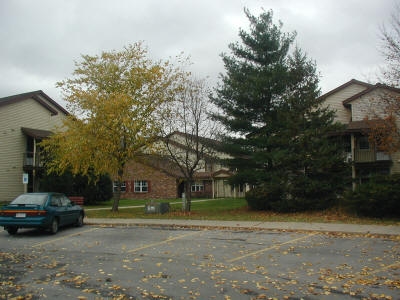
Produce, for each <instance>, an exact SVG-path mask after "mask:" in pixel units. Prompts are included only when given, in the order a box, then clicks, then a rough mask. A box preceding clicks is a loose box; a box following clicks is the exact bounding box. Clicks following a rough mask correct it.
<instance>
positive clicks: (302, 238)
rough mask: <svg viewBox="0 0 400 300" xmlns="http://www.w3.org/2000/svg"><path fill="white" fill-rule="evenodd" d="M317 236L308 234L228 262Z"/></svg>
mask: <svg viewBox="0 0 400 300" xmlns="http://www.w3.org/2000/svg"><path fill="white" fill-rule="evenodd" d="M316 234H318V233H317V232H315V233H311V234H308V235H306V236H302V237H299V238H297V239H293V240H290V241H287V242H283V243H280V244H277V245H274V246H271V247H268V248H264V249H260V250H257V251H254V252H251V253H247V254H245V255H242V256H238V257H235V258H232V259H229V260H227V262H228V263H232V262H235V261H238V260H241V259H243V258H246V257H249V256H253V255H257V254H260V253H263V252H267V251H269V250H273V249H277V248H279V247H281V246H283V245H286V244H292V243H296V242H299V241H302V240H305V239H307V238H309V237H312V236H314V235H316Z"/></svg>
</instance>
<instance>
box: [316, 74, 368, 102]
mask: <svg viewBox="0 0 400 300" xmlns="http://www.w3.org/2000/svg"><path fill="white" fill-rule="evenodd" d="M352 84H358V85H362V86H365V87H366V89H368V88H370V87H373V86H374V85H372V84H370V83H367V82H363V81H360V80H356V79H351V80H350V81H348V82H346V83H344V84H342V85H340V86H338V87H337V88H335V89H333V90H331V91H329V92H327V93H325V94H323V95H321V96H320V97H319V98H318V99H325V98H327V97H329V96H330V95H333V94H335V93H337V92H339V91H340V90H343V89H345V88H347V87H349V86H350V85H352Z"/></svg>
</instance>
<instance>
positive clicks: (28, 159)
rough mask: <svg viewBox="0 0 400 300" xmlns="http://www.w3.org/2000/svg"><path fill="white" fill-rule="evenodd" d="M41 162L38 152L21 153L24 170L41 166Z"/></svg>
mask: <svg viewBox="0 0 400 300" xmlns="http://www.w3.org/2000/svg"><path fill="white" fill-rule="evenodd" d="M42 167H43V162H42V157H41V155H40V153H38V152H36V153H34V152H25V153H24V154H23V168H24V170H32V169H37V168H42Z"/></svg>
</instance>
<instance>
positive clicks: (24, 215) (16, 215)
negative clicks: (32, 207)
mask: <svg viewBox="0 0 400 300" xmlns="http://www.w3.org/2000/svg"><path fill="white" fill-rule="evenodd" d="M15 217H16V218H25V217H26V213H16V214H15Z"/></svg>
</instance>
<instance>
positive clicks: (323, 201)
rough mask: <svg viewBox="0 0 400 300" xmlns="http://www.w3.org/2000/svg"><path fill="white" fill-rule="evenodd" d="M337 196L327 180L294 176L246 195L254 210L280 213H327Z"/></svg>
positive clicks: (260, 187) (271, 183)
mask: <svg viewBox="0 0 400 300" xmlns="http://www.w3.org/2000/svg"><path fill="white" fill-rule="evenodd" d="M336 199H337V194H336V192H335V189H334V188H333V187H332V186H331V185H330V182H329V181H328V180H323V178H321V177H320V178H319V180H317V179H315V178H311V177H309V176H302V175H300V176H292V177H291V178H290V179H289V180H287V182H284V181H281V182H275V183H274V182H270V183H269V184H264V185H262V186H258V187H255V188H253V189H252V190H250V191H249V192H247V193H246V200H247V203H248V205H249V207H250V208H251V209H255V210H272V211H277V212H299V211H310V210H324V209H327V208H330V207H332V206H333V205H334V204H336Z"/></svg>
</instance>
